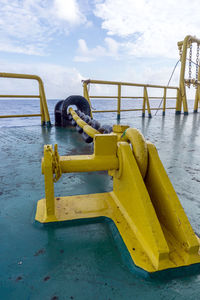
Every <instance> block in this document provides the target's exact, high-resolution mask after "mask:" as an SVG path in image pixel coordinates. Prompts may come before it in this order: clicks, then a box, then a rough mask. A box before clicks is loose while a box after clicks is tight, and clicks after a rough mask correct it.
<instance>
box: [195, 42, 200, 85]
mask: <svg viewBox="0 0 200 300" xmlns="http://www.w3.org/2000/svg"><path fill="white" fill-rule="evenodd" d="M198 73H199V44H197V56H196V84H195V88H197V83H198Z"/></svg>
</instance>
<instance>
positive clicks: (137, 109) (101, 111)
mask: <svg viewBox="0 0 200 300" xmlns="http://www.w3.org/2000/svg"><path fill="white" fill-rule="evenodd" d="M165 109H166V110H167V109H176V107H166V108H165ZM142 110H143V109H142V108H130V109H121V110H120V112H125V111H142ZM145 110H147V108H145ZM151 110H163V108H160V107H159V108H151ZM92 112H93V113H107V112H118V110H93V111H92Z"/></svg>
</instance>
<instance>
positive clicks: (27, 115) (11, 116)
mask: <svg viewBox="0 0 200 300" xmlns="http://www.w3.org/2000/svg"><path fill="white" fill-rule="evenodd" d="M41 115H42V114H32V115H30V114H26V115H3V116H0V118H1V119H2V118H22V117H41Z"/></svg>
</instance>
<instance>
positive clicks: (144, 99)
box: [142, 87, 146, 118]
mask: <svg viewBox="0 0 200 300" xmlns="http://www.w3.org/2000/svg"><path fill="white" fill-rule="evenodd" d="M145 109H146V96H145V87H144V89H143V105H142V117H143V118H144V117H145Z"/></svg>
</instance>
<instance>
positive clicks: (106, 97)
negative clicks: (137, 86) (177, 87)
mask: <svg viewBox="0 0 200 300" xmlns="http://www.w3.org/2000/svg"><path fill="white" fill-rule="evenodd" d="M90 98H93V99H98V98H99V99H101V98H102V99H113V98H115V99H118V97H117V96H90ZM121 99H144V97H142V96H140V97H136V96H134V97H131V96H130V97H129V96H121ZM149 99H164V98H163V97H149ZM166 99H175V100H176V97H166Z"/></svg>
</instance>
